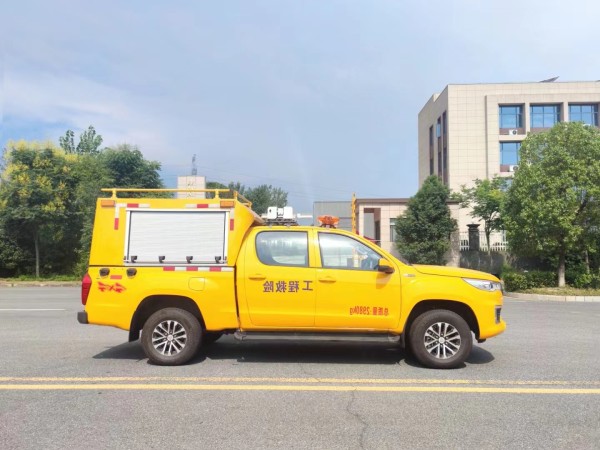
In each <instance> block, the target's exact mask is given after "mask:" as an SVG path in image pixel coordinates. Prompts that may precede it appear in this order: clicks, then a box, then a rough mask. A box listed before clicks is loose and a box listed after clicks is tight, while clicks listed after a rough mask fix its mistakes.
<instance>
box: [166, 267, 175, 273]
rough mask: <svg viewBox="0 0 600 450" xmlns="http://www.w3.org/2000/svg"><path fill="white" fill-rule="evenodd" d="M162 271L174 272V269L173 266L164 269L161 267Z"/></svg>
mask: <svg viewBox="0 0 600 450" xmlns="http://www.w3.org/2000/svg"><path fill="white" fill-rule="evenodd" d="M163 270H164V271H165V272H175V267H174V266H165V267H163Z"/></svg>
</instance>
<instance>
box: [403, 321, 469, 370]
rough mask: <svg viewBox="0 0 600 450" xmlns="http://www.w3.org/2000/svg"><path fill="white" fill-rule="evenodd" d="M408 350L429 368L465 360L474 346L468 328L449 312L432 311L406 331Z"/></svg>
mask: <svg viewBox="0 0 600 450" xmlns="http://www.w3.org/2000/svg"><path fill="white" fill-rule="evenodd" d="M409 344H410V349H411V351H412V353H413V355H414V356H415V358H417V360H418V361H419V362H420V363H421V364H423V365H424V366H426V367H430V368H432V369H454V368H456V367H458V366H460V365H461V364H463V363H464V362H465V360H466V359H467V357H468V356H469V354H470V353H471V348H472V347H473V336H472V335H471V329H470V328H469V325H468V324H467V322H465V320H464V319H463V318H462V317H461V316H459V315H458V314H456V313H455V312H452V311H447V310H443V309H441V310H432V311H427V312H425V313H423V314H421V315H420V316H419V317H417V318H416V319H415V321H414V322H413V324H412V326H411V328H410V330H409Z"/></svg>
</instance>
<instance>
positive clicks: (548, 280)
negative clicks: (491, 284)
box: [502, 270, 557, 292]
mask: <svg viewBox="0 0 600 450" xmlns="http://www.w3.org/2000/svg"><path fill="white" fill-rule="evenodd" d="M502 279H503V281H504V289H506V290H507V291H509V292H515V291H526V290H527V289H533V288H541V287H551V286H556V285H557V279H556V273H554V272H545V271H542V270H532V271H530V272H513V271H505V272H504V273H503V274H502Z"/></svg>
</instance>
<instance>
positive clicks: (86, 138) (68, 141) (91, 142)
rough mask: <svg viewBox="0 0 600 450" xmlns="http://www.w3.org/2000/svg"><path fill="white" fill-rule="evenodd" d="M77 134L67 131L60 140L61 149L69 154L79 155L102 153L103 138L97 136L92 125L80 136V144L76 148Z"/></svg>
mask: <svg viewBox="0 0 600 450" xmlns="http://www.w3.org/2000/svg"><path fill="white" fill-rule="evenodd" d="M74 137H75V133H73V131H72V130H67V131H66V133H65V135H64V136H61V137H59V138H58V143H59V145H60V147H61V148H62V149H63V150H64V151H65V153H67V154H73V153H77V154H79V155H95V154H98V153H99V152H100V146H101V145H102V136H100V135H99V134H96V130H95V129H94V127H93V126H92V125H90V126H89V127H88V129H87V130H85V131H84V132H83V133H81V134H80V135H79V143H78V144H77V146H75V139H74Z"/></svg>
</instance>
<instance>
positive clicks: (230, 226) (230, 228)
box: [229, 219, 233, 231]
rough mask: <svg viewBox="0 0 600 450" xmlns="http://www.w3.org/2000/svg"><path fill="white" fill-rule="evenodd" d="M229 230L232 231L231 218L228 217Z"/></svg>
mask: <svg viewBox="0 0 600 450" xmlns="http://www.w3.org/2000/svg"><path fill="white" fill-rule="evenodd" d="M229 230H231V231H233V219H229Z"/></svg>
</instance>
